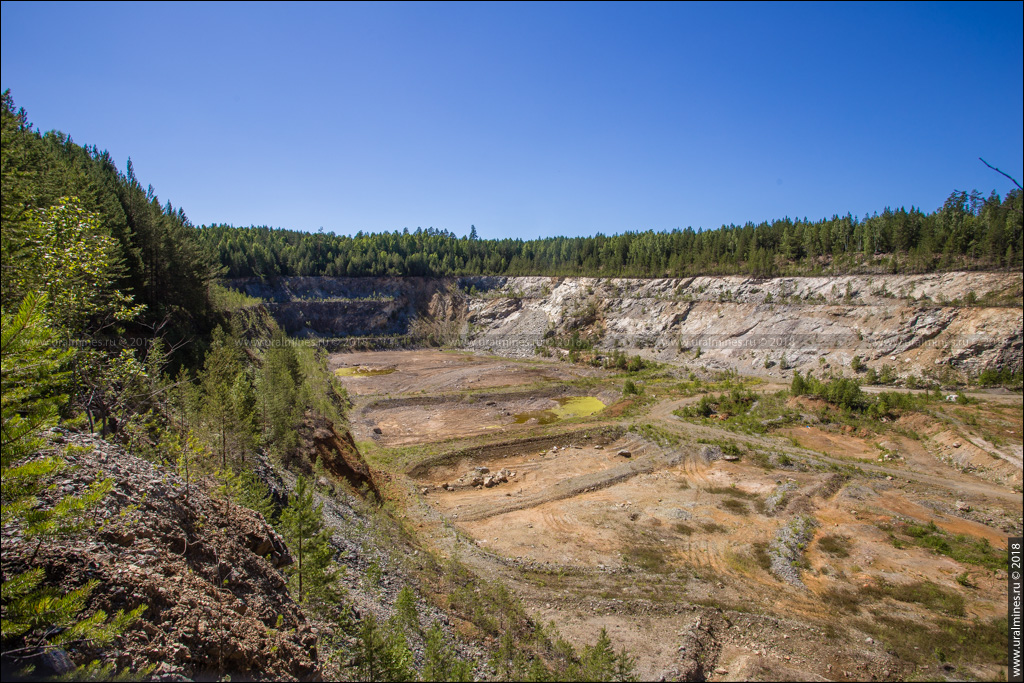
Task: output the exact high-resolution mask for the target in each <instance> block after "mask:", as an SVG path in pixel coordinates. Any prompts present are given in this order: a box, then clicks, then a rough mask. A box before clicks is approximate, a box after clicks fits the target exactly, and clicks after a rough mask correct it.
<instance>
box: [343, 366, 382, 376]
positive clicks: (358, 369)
mask: <svg viewBox="0 0 1024 683" xmlns="http://www.w3.org/2000/svg"><path fill="white" fill-rule="evenodd" d="M394 371H395V368H365V367H363V366H362V365H356V366H354V367H350V368H338V369H337V370H335V371H334V374H335V375H337V376H338V377H375V376H376V375H390V374H391V373H392V372H394Z"/></svg>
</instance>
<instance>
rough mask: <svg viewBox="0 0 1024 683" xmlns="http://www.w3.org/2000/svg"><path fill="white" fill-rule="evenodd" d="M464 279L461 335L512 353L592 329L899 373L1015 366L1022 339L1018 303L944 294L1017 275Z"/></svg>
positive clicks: (1012, 288)
mask: <svg viewBox="0 0 1024 683" xmlns="http://www.w3.org/2000/svg"><path fill="white" fill-rule="evenodd" d="M466 280H467V282H469V281H472V282H473V283H475V286H476V287H477V290H479V291H482V292H484V294H482V295H480V296H474V297H470V298H469V299H468V302H467V308H468V313H467V320H468V323H469V329H470V330H472V333H471V334H470V335H469V336H468V339H467V345H468V346H470V347H471V348H482V349H490V350H492V351H494V352H495V353H501V354H506V355H511V356H532V355H533V354H534V347H535V346H536V345H539V344H541V343H542V342H543V341H544V339H545V337H546V336H551V335H560V336H561V335H567V334H571V333H572V332H574V331H578V332H580V334H581V335H584V336H586V335H587V334H596V335H597V336H599V341H598V348H599V349H607V350H609V351H610V350H611V349H613V348H621V349H624V350H627V351H630V352H634V353H635V352H640V353H641V354H642V355H644V356H647V357H650V358H653V359H657V360H674V359H676V358H679V357H680V355H684V357H685V356H689V357H692V356H693V355H694V353H695V351H696V349H697V348H699V349H700V350H701V357H702V359H703V362H704V363H706V364H711V365H715V364H716V363H717V364H719V365H720V366H721V367H723V368H724V367H735V368H737V369H741V370H747V371H750V370H751V369H763V368H764V367H765V363H766V362H769V363H774V364H775V365H776V370H777V366H778V365H779V364H780V363H781V362H782V361H784V362H785V364H786V365H787V366H788V367H789V368H796V369H802V370H803V369H807V370H809V369H817V368H818V367H819V366H820V365H821V364H822V361H819V358H824V359H825V360H824V362H827V363H830V364H835V365H838V366H840V367H849V364H850V362H851V361H852V359H853V357H854V356H860V357H861V360H862V362H863V363H864V364H865V366H866V367H875V368H876V369H880V368H881V366H882V365H883V364H892V363H893V360H892V359H893V358H896V359H897V362H899V367H898V368H897V369H896V371H897V373H898V375H899V376H901V377H906V376H908V375H910V374H917V375H918V376H920V375H921V374H922V373H923V372H924V370H925V369H928V370H929V371H934V370H935V368H936V367H937V366H941V365H943V364H947V363H952V364H953V365H954V367H958V368H959V369H969V370H971V371H972V372H974V373H976V372H979V371H980V370H982V369H984V368H986V367H995V366H1000V367H1002V366H1007V365H1008V366H1010V367H1011V368H1013V367H1016V368H1018V369H1019V368H1020V367H1021V353H1022V348H1024V344H1022V332H1021V328H1022V326H1024V316H1022V311H1021V309H1020V308H1019V307H1015V306H1012V305H1001V306H972V307H961V306H953V305H950V304H949V303H948V302H951V301H953V300H957V299H960V300H963V299H964V298H965V297H967V295H968V293H969V292H974V293H975V296H976V297H978V298H979V299H984V297H985V295H986V294H988V293H989V292H992V293H993V296H999V297H1003V296H1004V295H1005V294H1007V293H1011V294H1012V293H1013V292H1016V293H1018V296H1019V292H1020V291H1021V280H1022V277H1021V275H1020V274H1019V273H933V274H925V275H871V276H867V275H863V276H842V277H834V278H830V277H792V278H774V279H770V280H760V279H754V278H744V277H697V278H685V279H668V278H666V279H648V280H643V279H604V278H547V277H515V278H504V277H486V278H484V277H481V278H466ZM782 369H783V370H785V369H786V368H782Z"/></svg>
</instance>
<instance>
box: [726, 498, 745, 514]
mask: <svg viewBox="0 0 1024 683" xmlns="http://www.w3.org/2000/svg"><path fill="white" fill-rule="evenodd" d="M719 505H720V507H721V508H722V509H723V510H726V511H728V512H731V513H733V514H734V515H749V514H750V508H748V507H747V504H746V503H744V502H743V501H742V500H737V499H735V498H726V499H725V500H723V501H722V502H721V503H720V504H719Z"/></svg>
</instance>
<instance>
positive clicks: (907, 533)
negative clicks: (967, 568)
mask: <svg viewBox="0 0 1024 683" xmlns="http://www.w3.org/2000/svg"><path fill="white" fill-rule="evenodd" d="M890 531H891V534H892V536H891V538H892V539H893V540H894V542H895V541H899V542H902V543H910V544H913V545H917V546H920V547H922V548H929V549H931V550H934V551H935V552H937V553H939V554H942V555H946V556H947V557H951V558H953V559H954V560H956V561H957V562H962V563H964V564H974V565H978V566H980V567H985V568H987V569H1000V568H1005V567H1006V551H1005V550H999V549H998V548H995V547H993V546H992V545H991V544H990V543H989V542H988V539H987V538H972V537H970V536H967V535H964V534H949V533H946V532H945V531H942V530H941V529H939V527H938V526H937V525H936V524H935V522H929V523H928V524H924V525H921V524H897V525H895V526H894V527H893V528H892V529H891V530H890Z"/></svg>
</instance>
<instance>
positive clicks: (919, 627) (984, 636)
mask: <svg viewBox="0 0 1024 683" xmlns="http://www.w3.org/2000/svg"><path fill="white" fill-rule="evenodd" d="M857 627H858V628H860V629H861V630H862V631H864V632H866V633H870V634H871V635H873V636H874V637H875V638H877V639H879V640H881V641H882V642H884V643H885V646H886V649H887V650H889V651H890V652H892V653H893V654H895V655H896V657H898V658H899V659H901V660H903V661H905V662H910V663H912V664H928V663H931V662H935V661H938V662H940V663H945V662H949V663H952V664H969V663H978V664H996V665H1001V666H1006V665H1007V661H1006V639H1007V637H1008V635H1009V628H1008V624H1007V620H1006V617H996V618H993V619H989V620H986V621H980V620H977V621H970V622H965V621H958V620H954V619H939V620H937V621H936V622H935V623H934V624H928V623H923V622H921V621H917V620H911V619H899V618H896V617H890V616H887V615H876V616H875V617H874V619H872V620H870V621H869V620H858V623H857Z"/></svg>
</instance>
